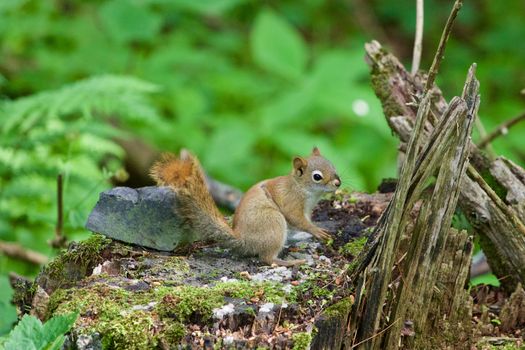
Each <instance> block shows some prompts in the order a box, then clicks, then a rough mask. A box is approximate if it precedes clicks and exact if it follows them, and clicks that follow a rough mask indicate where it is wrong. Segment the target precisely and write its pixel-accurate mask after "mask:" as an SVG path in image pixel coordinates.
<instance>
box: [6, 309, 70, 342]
mask: <svg viewBox="0 0 525 350" xmlns="http://www.w3.org/2000/svg"><path fill="white" fill-rule="evenodd" d="M77 317H78V314H77V313H75V312H73V313H70V314H66V315H56V316H53V318H51V319H50V320H49V321H47V322H46V324H44V325H42V322H40V320H39V319H38V318H36V317H34V316H30V315H27V314H26V315H24V317H22V320H20V322H19V323H18V324H17V325H16V327H15V328H14V329H13V330H12V331H11V333H9V335H8V337H7V339H6V342H5V344H4V349H5V350H18V349H31V350H32V349H35V350H44V349H45V350H58V349H60V348H61V347H62V344H63V343H64V334H65V333H67V332H68V331H69V330H70V329H71V327H72V326H73V324H74V323H75V321H76V319H77Z"/></svg>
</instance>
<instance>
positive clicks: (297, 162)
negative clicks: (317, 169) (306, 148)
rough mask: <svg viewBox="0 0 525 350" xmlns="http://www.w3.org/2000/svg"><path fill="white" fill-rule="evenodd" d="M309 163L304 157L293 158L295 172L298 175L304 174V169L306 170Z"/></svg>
mask: <svg viewBox="0 0 525 350" xmlns="http://www.w3.org/2000/svg"><path fill="white" fill-rule="evenodd" d="M307 165H308V162H307V161H306V159H304V158H303V157H295V158H294V159H293V168H294V172H295V173H296V174H297V175H298V176H301V175H303V174H304V171H305V170H306V166H307Z"/></svg>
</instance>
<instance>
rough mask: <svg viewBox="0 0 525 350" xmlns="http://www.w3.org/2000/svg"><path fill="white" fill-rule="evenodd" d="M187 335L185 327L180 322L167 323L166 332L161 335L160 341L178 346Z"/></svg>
mask: <svg viewBox="0 0 525 350" xmlns="http://www.w3.org/2000/svg"><path fill="white" fill-rule="evenodd" d="M184 334H186V329H185V328H184V325H183V324H182V323H180V322H167V324H166V326H165V327H164V330H163V331H162V333H161V334H160V336H159V337H160V339H161V340H164V341H165V342H166V343H167V344H172V345H174V344H177V343H178V342H179V341H180V340H181V339H182V337H184Z"/></svg>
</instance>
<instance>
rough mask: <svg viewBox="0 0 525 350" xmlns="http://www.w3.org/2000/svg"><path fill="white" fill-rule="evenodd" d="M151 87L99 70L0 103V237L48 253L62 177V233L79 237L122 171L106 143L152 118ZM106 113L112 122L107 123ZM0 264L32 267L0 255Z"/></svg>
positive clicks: (119, 155) (118, 152)
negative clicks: (91, 75) (92, 75)
mask: <svg viewBox="0 0 525 350" xmlns="http://www.w3.org/2000/svg"><path fill="white" fill-rule="evenodd" d="M155 91H157V88H156V86H155V85H152V84H150V83H146V82H144V81H141V80H138V79H135V78H129V77H119V76H101V77H95V78H90V79H86V80H83V81H80V82H78V83H74V84H70V85H66V86H64V87H62V88H60V89H57V90H53V91H46V92H42V93H38V94H35V95H32V96H29V97H24V98H20V99H17V100H13V101H3V102H2V103H1V104H0V120H2V121H3V123H2V124H1V125H0V135H1V137H0V239H1V240H7V241H17V242H19V243H21V244H22V245H23V246H24V247H26V248H30V249H34V250H38V251H41V252H44V253H46V254H50V253H51V248H50V247H49V245H48V244H47V240H48V239H50V238H51V237H52V236H53V232H54V226H55V222H56V215H57V214H56V213H57V201H56V181H57V180H56V178H57V175H58V174H59V173H61V174H63V176H64V203H65V204H64V214H65V219H66V220H65V231H66V232H67V233H68V235H69V237H70V238H80V237H85V236H86V234H87V232H86V231H85V230H84V229H83V226H84V223H85V220H86V218H87V214H88V213H89V211H90V210H91V208H92V207H93V206H94V204H95V201H96V200H97V198H98V194H99V192H100V191H102V190H104V189H107V188H108V187H109V185H110V182H109V181H110V179H112V178H113V177H115V176H119V175H120V176H122V174H123V173H124V174H125V172H124V171H123V168H122V160H123V157H124V152H123V150H122V149H121V148H120V146H119V145H118V144H117V143H116V142H115V141H114V138H115V137H117V136H118V137H125V136H126V135H127V134H126V132H125V128H126V126H129V124H134V125H139V124H141V125H144V126H145V127H147V126H148V125H152V124H155V121H156V120H157V119H158V116H157V114H156V112H155V109H154V108H153V107H152V106H151V105H150V104H149V102H148V99H147V96H148V95H149V94H151V93H152V92H155ZM110 118H111V119H112V120H113V121H114V122H117V123H118V124H119V125H120V128H119V129H116V128H114V127H112V126H111V125H110V124H109V121H110ZM0 266H2V267H3V269H2V270H4V269H5V270H13V269H14V270H16V271H17V272H19V273H23V274H32V273H34V272H35V267H33V266H30V265H27V264H25V265H24V264H23V263H21V262H19V261H14V260H8V259H7V258H6V257H4V256H1V257H0Z"/></svg>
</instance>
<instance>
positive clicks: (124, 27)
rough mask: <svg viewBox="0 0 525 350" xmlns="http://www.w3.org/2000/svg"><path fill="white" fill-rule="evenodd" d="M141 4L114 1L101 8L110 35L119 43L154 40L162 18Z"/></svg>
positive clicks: (101, 14) (101, 15) (102, 17)
mask: <svg viewBox="0 0 525 350" xmlns="http://www.w3.org/2000/svg"><path fill="white" fill-rule="evenodd" d="M139 4H140V3H139V2H135V1H126V0H113V1H109V2H107V3H105V4H104V5H103V6H102V7H101V8H100V17H101V19H102V22H103V24H104V25H105V27H106V29H107V30H108V32H109V34H110V35H111V36H112V37H113V39H115V41H117V42H119V43H129V42H132V41H149V40H153V39H154V38H155V37H156V35H157V33H158V32H159V30H160V25H161V18H160V16H158V15H157V14H155V13H153V12H151V11H150V10H149V9H148V8H146V7H145V6H140V5H139Z"/></svg>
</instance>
